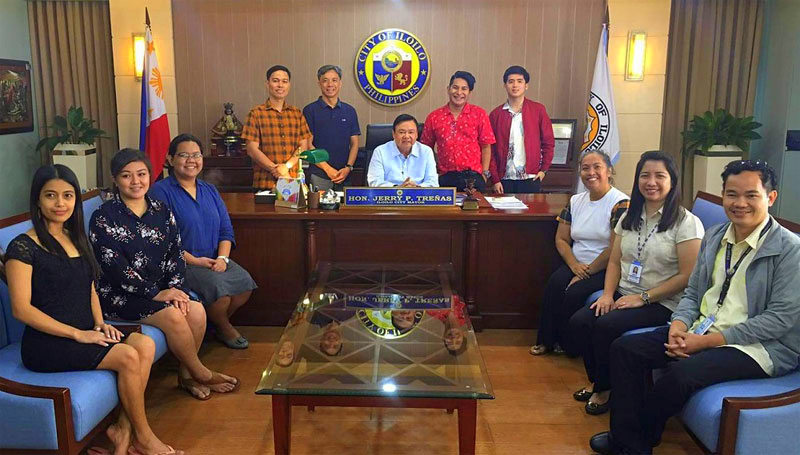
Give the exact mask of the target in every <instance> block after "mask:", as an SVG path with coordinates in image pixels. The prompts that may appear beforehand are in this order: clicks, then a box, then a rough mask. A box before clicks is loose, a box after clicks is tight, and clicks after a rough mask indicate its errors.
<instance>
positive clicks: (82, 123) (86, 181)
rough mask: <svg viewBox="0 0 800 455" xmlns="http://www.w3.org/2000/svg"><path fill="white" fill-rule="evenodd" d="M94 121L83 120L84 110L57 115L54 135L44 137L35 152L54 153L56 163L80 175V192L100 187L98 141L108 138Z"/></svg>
mask: <svg viewBox="0 0 800 455" xmlns="http://www.w3.org/2000/svg"><path fill="white" fill-rule="evenodd" d="M94 123H95V121H94V120H92V119H90V118H87V117H84V115H83V108H81V107H75V106H70V108H69V110H68V111H67V116H66V117H62V116H60V115H56V117H55V119H54V120H53V125H51V126H50V128H51V129H52V130H55V133H56V134H55V135H54V136H46V137H43V138H42V139H41V140H40V141H39V143H38V144H37V145H36V150H40V149H41V148H42V147H45V148H46V149H47V150H50V151H51V152H52V154H53V164H63V165H65V166H68V167H69V168H70V169H72V170H73V172H75V174H76V175H77V176H78V180H79V181H80V184H81V189H84V190H88V189H92V188H95V187H97V153H96V145H95V142H96V141H97V139H98V138H103V137H107V136H105V134H106V132H105V131H103V130H101V129H100V128H96V127H95V126H94Z"/></svg>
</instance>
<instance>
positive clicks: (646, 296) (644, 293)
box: [639, 291, 650, 305]
mask: <svg viewBox="0 0 800 455" xmlns="http://www.w3.org/2000/svg"><path fill="white" fill-rule="evenodd" d="M639 297H641V298H642V301H643V302H644V304H645V305H650V294H648V292H647V291H642V293H641V294H639Z"/></svg>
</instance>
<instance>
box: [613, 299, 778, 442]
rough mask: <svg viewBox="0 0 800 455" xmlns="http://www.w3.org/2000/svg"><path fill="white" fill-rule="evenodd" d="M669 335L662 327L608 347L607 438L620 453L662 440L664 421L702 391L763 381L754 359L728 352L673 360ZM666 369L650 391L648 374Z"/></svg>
mask: <svg viewBox="0 0 800 455" xmlns="http://www.w3.org/2000/svg"><path fill="white" fill-rule="evenodd" d="M614 312H615V311H613V312H612V313H614ZM668 333H669V328H668V327H661V328H659V329H657V330H655V331H652V332H647V333H640V334H636V335H628V336H624V337H621V338H619V339H618V340H616V341H614V343H613V344H612V345H611V383H612V384H613V389H612V392H611V393H612V395H613V398H614V399H613V400H612V401H611V433H612V435H613V437H614V444H615V445H618V446H620V448H627V449H628V450H631V451H634V452H638V451H643V452H646V453H647V452H648V451H649V450H651V448H652V447H653V446H655V445H656V444H658V442H659V441H660V440H661V433H662V432H663V431H664V425H665V424H666V422H667V419H669V418H670V417H672V416H674V415H675V414H677V413H678V412H680V410H681V409H682V408H683V405H684V404H685V403H686V401H688V400H689V398H690V397H691V396H692V394H693V393H694V392H696V391H698V390H700V389H702V388H704V387H708V386H710V385H712V384H717V383H720V382H725V381H733V380H737V379H758V378H766V377H767V374H766V373H764V370H762V369H761V367H760V366H759V365H758V363H756V361H755V360H753V359H752V358H751V357H750V356H748V355H747V354H745V353H744V352H742V351H740V350H738V349H736V348H732V347H722V348H712V349H706V350H705V351H701V352H697V353H695V354H692V355H691V356H690V357H689V358H686V359H681V360H673V359H672V358H670V357H668V356H667V355H666V354H664V343H666V342H667V334H668ZM664 367H666V374H664V375H663V376H661V377H660V378H659V379H658V380H657V381H656V382H655V384H653V388H652V389H650V390H649V391H648V390H647V386H646V377H647V375H648V374H650V372H651V371H652V370H654V369H658V368H664Z"/></svg>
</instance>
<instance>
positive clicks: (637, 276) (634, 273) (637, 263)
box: [628, 218, 658, 284]
mask: <svg viewBox="0 0 800 455" xmlns="http://www.w3.org/2000/svg"><path fill="white" fill-rule="evenodd" d="M643 227H644V229H642V226H640V227H639V230H638V231H637V237H636V259H635V260H634V261H633V262H631V268H630V269H629V270H628V281H630V282H631V283H636V284H639V281H641V280H642V272H643V267H642V251H643V250H644V246H645V245H647V241H648V240H650V237H652V236H653V234H654V233H655V232H656V229H658V223H656V225H655V226H653V229H651V230H650V233H649V234H647V237H645V238H644V242H642V230H645V231H646V230H647V218H645V220H644V226H643Z"/></svg>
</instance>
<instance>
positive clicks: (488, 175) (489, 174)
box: [481, 170, 492, 181]
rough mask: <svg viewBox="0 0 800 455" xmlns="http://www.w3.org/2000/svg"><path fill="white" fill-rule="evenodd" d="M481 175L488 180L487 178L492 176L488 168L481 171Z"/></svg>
mask: <svg viewBox="0 0 800 455" xmlns="http://www.w3.org/2000/svg"><path fill="white" fill-rule="evenodd" d="M481 175H483V177H484V178H485V179H486V181H489V179H490V178H492V172H491V171H489V170H485V171H483V173H482V174H481Z"/></svg>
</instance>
